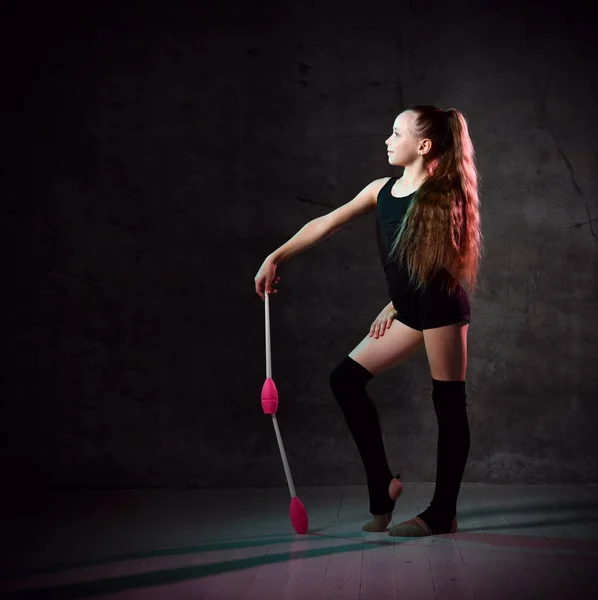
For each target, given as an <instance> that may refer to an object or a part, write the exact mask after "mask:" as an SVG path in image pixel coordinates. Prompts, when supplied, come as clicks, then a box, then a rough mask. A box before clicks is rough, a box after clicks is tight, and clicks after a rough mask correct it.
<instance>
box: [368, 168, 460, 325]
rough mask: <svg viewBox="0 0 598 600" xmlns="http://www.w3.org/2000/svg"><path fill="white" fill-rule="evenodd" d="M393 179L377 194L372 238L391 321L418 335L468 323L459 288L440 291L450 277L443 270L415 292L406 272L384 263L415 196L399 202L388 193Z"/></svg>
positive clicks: (397, 265) (400, 267)
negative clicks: (390, 306) (393, 313)
mask: <svg viewBox="0 0 598 600" xmlns="http://www.w3.org/2000/svg"><path fill="white" fill-rule="evenodd" d="M397 179H398V177H391V178H390V179H389V180H388V181H387V182H386V183H385V184H384V186H383V187H382V189H381V190H380V192H379V193H378V206H377V208H376V238H377V241H378V249H379V251H380V260H381V262H382V267H383V269H384V274H385V276H386V281H387V283H388V294H389V297H390V299H391V300H392V303H393V306H394V307H395V310H396V311H397V315H396V317H395V319H397V320H398V321H401V323H404V324H405V325H407V326H409V327H412V328H413V329H418V330H419V331H423V330H424V329H433V328H434V327H442V326H443V325H451V324H452V323H456V322H458V321H467V322H468V323H469V321H470V313H471V308H470V305H469V298H468V297H467V293H466V292H465V290H464V289H463V287H462V286H461V284H459V285H458V287H457V289H456V290H455V292H454V293H453V294H452V295H449V293H448V291H447V290H446V289H442V287H441V286H442V283H443V281H444V278H446V277H450V275H449V273H448V271H447V270H446V269H444V268H443V269H441V270H440V271H439V272H438V274H437V275H436V276H435V277H434V278H433V279H432V281H431V282H430V283H429V284H428V285H427V287H426V288H425V289H423V290H420V291H419V292H417V291H416V290H415V286H414V285H413V284H412V283H411V282H410V281H409V274H408V272H407V268H406V267H403V266H401V265H399V264H398V263H397V262H389V261H388V260H387V258H388V252H389V250H390V246H391V243H392V241H393V240H394V237H395V235H396V233H397V231H398V228H399V227H400V226H401V223H402V222H403V218H404V216H405V213H406V212H407V208H408V207H409V204H410V203H411V201H412V200H413V196H414V194H415V192H412V193H411V194H409V195H408V196H403V197H402V198H397V197H395V196H392V195H391V193H390V190H391V189H392V186H393V185H394V183H395V181H396V180H397Z"/></svg>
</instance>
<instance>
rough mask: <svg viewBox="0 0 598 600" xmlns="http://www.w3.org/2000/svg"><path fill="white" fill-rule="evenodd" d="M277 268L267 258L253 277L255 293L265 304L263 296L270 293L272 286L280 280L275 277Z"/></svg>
mask: <svg viewBox="0 0 598 600" xmlns="http://www.w3.org/2000/svg"><path fill="white" fill-rule="evenodd" d="M277 267H278V265H277V264H276V263H275V262H274V261H272V260H271V259H269V258H267V259H266V260H265V261H264V262H263V264H262V266H261V267H260V270H259V271H258V272H257V275H256V276H255V291H256V292H257V295H258V296H260V298H261V299H262V302H265V300H266V298H265V296H264V294H265V293H271V291H272V285H273V284H276V283H278V281H279V280H280V277H276V268H277ZM277 292H278V290H274V293H275V294H276V293H277Z"/></svg>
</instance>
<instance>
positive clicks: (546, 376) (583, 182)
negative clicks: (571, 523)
mask: <svg viewBox="0 0 598 600" xmlns="http://www.w3.org/2000/svg"><path fill="white" fill-rule="evenodd" d="M149 4H152V3H149ZM588 7H589V3H576V2H567V3H562V6H560V7H557V6H555V5H550V4H545V3H540V2H500V3H498V2H497V3H491V2H470V3H467V2H457V1H449V2H440V1H437V2H427V3H417V2H401V1H398V0H396V1H394V2H387V3H384V2H367V3H364V2H359V3H353V4H352V3H347V2H343V3H338V4H336V5H333V4H331V3H317V2H305V1H301V2H299V1H296V2H284V3H279V2H268V3H264V2H261V3H259V4H257V3H256V4H254V5H249V4H244V5H243V6H238V7H237V6H234V5H232V4H221V5H220V8H217V5H216V3H215V2H213V3H203V4H199V3H193V2H188V3H180V4H176V3H174V4H173V3H165V6H164V7H163V8H162V9H157V8H153V9H150V7H149V6H143V7H142V6H141V5H133V4H130V5H127V4H126V3H120V4H119V5H118V8H115V6H112V5H110V4H106V3H102V4H99V3H98V5H97V6H93V5H91V4H89V3H82V4H81V5H80V6H75V7H69V8H66V5H56V4H54V5H52V7H51V8H47V9H40V10H38V12H35V13H33V12H31V13H30V12H25V10H26V9H24V8H22V9H21V11H22V12H21V13H20V14H14V15H12V17H11V18H12V21H5V26H6V27H7V29H9V32H8V33H9V35H8V36H7V37H6V38H5V39H6V40H7V44H8V51H7V53H6V54H5V56H4V62H5V69H4V71H3V72H4V74H5V75H4V77H5V85H6V86H7V87H6V88H5V89H7V90H9V93H6V94H5V97H4V101H5V103H6V107H7V109H6V110H5V112H4V114H5V116H6V117H7V119H6V123H5V125H6V127H5V142H6V144H5V147H6V148H8V149H9V153H8V154H9V156H8V157H5V159H4V171H5V176H4V178H3V186H4V188H5V193H4V194H3V218H2V222H3V223H2V224H3V232H4V235H3V239H4V240H5V242H7V243H8V246H9V248H8V250H7V252H5V256H4V261H3V262H4V265H5V270H4V276H3V284H4V285H3V293H2V296H3V300H4V302H5V303H6V304H7V308H6V309H5V310H4V311H3V315H2V317H3V318H2V324H3V332H4V333H3V335H2V339H3V342H4V344H3V345H4V349H5V359H4V361H3V366H4V371H5V372H4V376H3V378H2V382H3V389H2V398H3V411H2V419H1V420H0V423H1V430H0V435H1V439H2V470H3V481H5V482H6V481H8V482H12V483H14V484H15V485H55V486H125V487H128V486H139V487H143V486H198V487H211V486H236V485H242V486H263V485H285V483H286V481H285V479H284V473H283V469H282V464H281V459H280V455H279V451H278V447H277V444H276V439H275V435H274V431H273V427H272V423H271V419H270V417H267V416H265V415H264V414H263V413H262V410H261V405H260V392H261V386H262V384H263V381H264V378H265V347H264V304H263V303H262V302H261V300H260V298H259V297H258V296H257V295H256V293H255V291H254V280H253V278H254V276H255V274H256V272H257V270H258V268H259V267H260V265H261V263H262V261H263V259H264V258H265V257H266V255H267V254H269V253H270V252H272V251H273V250H274V249H275V248H277V247H278V246H279V245H281V244H282V243H284V242H285V241H286V240H287V239H289V238H290V237H291V236H292V235H293V234H294V233H296V231H298V230H299V229H300V228H301V226H303V225H304V224H305V223H306V222H307V221H309V220H310V219H313V218H315V217H317V216H319V215H322V214H325V213H327V212H329V211H331V210H333V209H334V208H336V207H338V206H340V205H341V204H343V203H345V202H348V201H349V200H351V198H353V197H354V195H355V194H356V193H357V192H358V191H359V190H361V189H362V188H363V187H364V186H365V185H366V184H367V183H369V182H370V181H372V180H373V179H376V178H380V177H384V176H388V175H400V172H401V170H400V169H395V168H390V167H389V166H388V164H387V159H386V154H385V147H384V140H385V139H386V138H387V136H388V135H389V134H390V130H391V128H392V122H393V120H394V118H395V117H396V115H397V114H398V113H399V112H400V111H401V110H403V109H404V108H406V107H407V106H408V105H411V104H420V103H423V104H437V105H439V106H441V107H442V108H445V109H446V108H449V107H456V108H458V109H459V110H461V111H462V112H463V113H464V115H465V117H466V118H467V120H468V124H469V128H470V134H471V136H472V139H473V142H474V146H475V148H476V152H477V161H478V168H479V171H480V175H481V187H480V197H481V206H482V219H483V221H482V222H483V233H484V237H485V258H484V262H483V265H482V271H481V281H480V287H479V289H478V292H477V296H476V298H475V301H474V302H473V303H472V323H471V326H470V330H469V365H468V367H469V368H468V372H467V393H468V405H469V416H470V426H471V452H470V456H469V462H468V465H467V468H466V471H465V477H464V481H465V482H483V483H487V482H519V481H528V482H542V481H546V482H588V481H593V482H596V481H598V469H597V461H596V456H597V455H598V452H597V446H598V444H597V442H596V439H597V436H596V416H597V415H598V405H597V402H596V399H597V396H598V395H597V393H596V392H597V388H598V385H597V384H598V374H597V373H598V369H597V359H598V344H597V341H598V319H597V315H596V306H597V304H596V300H597V281H598V280H597V263H598V260H597V259H598V253H597V248H598V237H597V232H598V222H597V218H598V217H597V215H598V202H597V192H598V190H597V178H596V168H597V167H598V165H597V160H596V156H597V150H598V148H597V127H596V123H595V105H596V93H597V89H596V80H597V77H596V69H595V64H596V63H595V58H596V57H595V50H594V43H593V42H592V39H593V38H592V36H593V33H592V21H591V19H589V12H588V11H589V8H588ZM374 223H375V219H374V215H373V213H372V214H371V215H368V216H367V217H364V218H363V219H361V220H358V221H355V222H353V223H351V224H349V225H348V226H347V227H346V228H345V229H343V230H342V231H340V232H337V233H336V234H335V235H334V236H332V237H331V238H328V239H326V240H325V241H323V242H322V243H321V244H319V245H317V246H315V247H313V248H310V249H309V250H307V251H306V252H305V253H304V254H301V255H299V256H297V257H295V258H293V259H291V260H290V261H289V262H287V263H283V264H282V265H281V266H280V267H279V271H278V273H279V275H280V276H281V282H280V285H279V289H280V292H279V293H278V294H277V295H276V296H275V297H273V298H272V301H271V321H272V352H273V375H274V379H275V381H276V383H277V385H278V390H279V394H280V407H279V411H278V421H279V425H280V427H281V431H282V436H283V440H284V443H285V447H286V451H287V455H288V458H289V462H290V465H291V469H292V473H293V476H294V479H295V483H296V485H299V486H301V485H314V484H337V483H338V484H341V483H364V482H365V477H364V474H363V471H362V468H361V463H360V460H359V456H358V454H357V450H356V449H355V447H354V445H353V442H352V440H351V438H350V435H349V432H348V429H347V428H346V426H345V423H344V421H343V419H342V415H341V412H340V410H339V409H338V408H337V406H336V403H335V400H334V398H333V396H332V393H331V391H330V389H329V387H328V376H329V373H330V371H331V370H332V368H334V366H335V365H336V364H337V363H338V362H339V361H340V360H341V359H342V358H343V357H344V356H345V355H346V354H348V353H349V352H350V351H351V350H352V349H353V348H354V346H355V345H356V344H357V343H359V341H360V340H361V339H362V338H363V337H364V336H365V335H366V334H367V332H368V330H369V327H370V324H371V322H372V321H373V319H374V318H375V317H376V315H377V314H378V312H379V311H380V309H381V308H382V307H383V306H384V305H385V304H386V303H387V302H388V297H387V291H386V283H385V280H384V275H383V272H382V269H381V266H380V263H379V259H378V255H377V248H376V243H375V230H374ZM431 389H432V385H431V377H430V373H429V370H428V365H427V360H426V357H425V353H422V354H420V355H418V356H416V357H414V358H413V359H411V360H410V361H409V362H408V363H406V364H404V365H402V366H400V367H397V368H396V369H394V370H392V371H390V372H388V373H385V374H383V375H381V376H379V377H377V378H376V379H374V380H373V381H372V382H371V383H370V384H369V385H368V390H369V392H370V393H371V396H372V398H373V399H374V401H375V403H376V405H377V407H378V409H379V412H380V417H381V421H382V428H383V431H384V434H385V441H386V447H387V450H388V453H389V457H390V463H391V468H392V469H393V470H396V471H399V472H400V473H401V474H402V475H403V477H404V478H405V480H406V481H434V477H435V462H436V428H437V424H436V418H435V415H434V412H433V405H432V399H431Z"/></svg>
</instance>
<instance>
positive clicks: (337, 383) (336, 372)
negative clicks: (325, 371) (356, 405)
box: [329, 355, 374, 389]
mask: <svg viewBox="0 0 598 600" xmlns="http://www.w3.org/2000/svg"><path fill="white" fill-rule="evenodd" d="M373 377H374V375H373V373H370V371H368V370H367V369H366V368H365V367H364V366H362V365H360V364H359V363H358V362H357V361H355V360H353V359H352V358H351V357H350V356H349V355H347V356H345V357H344V358H343V360H341V362H340V363H339V364H338V365H337V366H336V367H335V368H334V369H333V370H332V371H331V372H330V376H329V383H330V386H331V387H332V388H333V389H335V388H339V387H342V386H350V387H353V386H356V385H362V386H365V384H366V383H367V382H368V381H370V379H373Z"/></svg>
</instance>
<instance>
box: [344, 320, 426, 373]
mask: <svg viewBox="0 0 598 600" xmlns="http://www.w3.org/2000/svg"><path fill="white" fill-rule="evenodd" d="M422 348H425V346H424V334H423V333H422V332H421V331H419V330H417V329H412V328H411V327H408V326H407V325H405V324H404V323H401V322H400V321H397V320H396V319H394V320H393V322H392V325H391V326H390V327H389V328H388V329H386V330H385V331H384V335H382V336H380V337H379V338H377V339H376V338H375V337H373V336H370V334H369V333H368V334H367V335H366V336H365V338H363V340H362V341H361V342H360V343H359V344H358V345H357V346H356V347H355V348H354V349H353V350H352V351H351V352H350V353H349V356H350V357H351V358H352V359H353V360H354V361H355V362H357V363H359V364H360V365H361V366H362V367H365V368H366V369H367V370H368V371H369V372H370V373H372V374H373V375H379V374H380V373H383V372H384V371H388V370H389V369H392V368H393V367H396V366H397V365H400V364H401V363H403V362H405V361H406V360H408V359H409V358H410V357H412V356H413V355H414V354H415V353H416V352H417V351H418V350H420V349H422Z"/></svg>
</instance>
